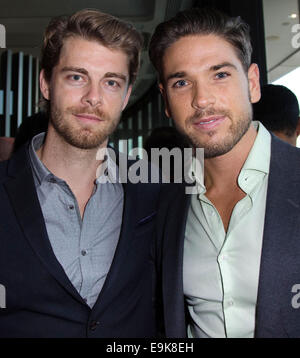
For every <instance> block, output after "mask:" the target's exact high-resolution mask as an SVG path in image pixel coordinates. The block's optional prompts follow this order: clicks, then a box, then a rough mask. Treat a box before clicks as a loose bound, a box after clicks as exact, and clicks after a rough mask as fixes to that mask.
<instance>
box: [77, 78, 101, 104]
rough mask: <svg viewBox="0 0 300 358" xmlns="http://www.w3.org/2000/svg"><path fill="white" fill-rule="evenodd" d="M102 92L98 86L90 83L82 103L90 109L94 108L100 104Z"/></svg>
mask: <svg viewBox="0 0 300 358" xmlns="http://www.w3.org/2000/svg"><path fill="white" fill-rule="evenodd" d="M102 100H103V97H102V91H101V87H100V86H99V84H96V83H91V84H90V85H89V86H88V87H87V88H86V92H85V94H84V96H83V98H82V101H83V103H84V104H85V105H86V104H89V105H90V106H92V107H96V106H98V105H99V104H102Z"/></svg>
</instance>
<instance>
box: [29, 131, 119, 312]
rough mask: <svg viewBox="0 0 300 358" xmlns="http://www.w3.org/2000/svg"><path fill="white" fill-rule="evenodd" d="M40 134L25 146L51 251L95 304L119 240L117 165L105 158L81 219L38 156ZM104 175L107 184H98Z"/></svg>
mask: <svg viewBox="0 0 300 358" xmlns="http://www.w3.org/2000/svg"><path fill="white" fill-rule="evenodd" d="M44 137H45V133H41V134H38V135H37V136H35V137H34V138H33V139H32V142H31V145H30V147H29V154H30V159H31V166H32V170H33V176H34V181H35V186H36V190H37V194H38V198H39V202H40V205H41V208H42V213H43V216H44V219H45V224H46V229H47V233H48V237H49V240H50V243H51V246H52V249H53V252H54V254H55V256H56V258H57V260H58V261H59V263H60V264H61V266H62V267H63V269H64V270H65V273H66V275H67V276H68V278H69V280H70V281H71V283H72V284H73V286H74V287H75V288H76V290H77V291H78V292H79V294H80V295H81V296H82V297H83V298H84V300H85V301H86V302H87V304H88V305H89V306H90V307H93V305H94V304H95V302H96V300H97V298H98V295H99V293H100V291H101V289H102V286H103V284H104V281H105V278H106V276H107V273H108V271H109V269H110V266H111V262H112V259H113V256H114V253H115V249H116V246H117V243H118V240H119V235H120V229H121V221H122V213H123V201H124V193H123V187H122V184H120V183H119V182H117V183H116V182H115V180H114V179H115V174H114V173H115V171H116V164H115V163H114V162H113V161H111V159H110V157H108V160H109V164H108V165H107V171H105V173H103V174H101V176H100V177H98V178H97V179H96V180H95V187H94V191H93V194H92V196H91V197H90V199H89V201H88V203H87V205H86V207H85V212H84V216H83V219H82V218H81V215H80V211H79V206H78V203H77V200H76V198H75V196H74V194H73V192H72V190H71V189H70V187H69V186H68V184H67V183H66V182H65V181H64V180H62V179H60V178H58V177H56V176H55V175H54V174H52V173H51V172H50V171H49V170H48V169H47V168H46V167H45V165H44V164H43V163H42V162H41V160H40V159H39V158H38V156H37V154H36V151H37V150H38V149H39V148H40V147H41V145H42V143H43V140H44ZM104 175H107V180H106V183H105V184H104V183H101V179H102V176H104Z"/></svg>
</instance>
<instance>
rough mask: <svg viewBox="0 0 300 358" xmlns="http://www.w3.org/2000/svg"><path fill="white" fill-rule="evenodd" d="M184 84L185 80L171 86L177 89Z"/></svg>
mask: <svg viewBox="0 0 300 358" xmlns="http://www.w3.org/2000/svg"><path fill="white" fill-rule="evenodd" d="M186 84H187V82H186V81H185V80H179V81H177V82H175V83H174V84H173V87H175V88H179V87H183V86H185V85H186Z"/></svg>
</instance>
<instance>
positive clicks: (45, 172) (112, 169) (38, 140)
mask: <svg viewBox="0 0 300 358" xmlns="http://www.w3.org/2000/svg"><path fill="white" fill-rule="evenodd" d="M45 135H46V133H45V132H43V133H39V134H37V135H36V136H34V137H33V138H32V140H31V143H30V146H29V156H30V160H31V165H32V169H33V172H34V175H35V177H36V179H37V181H38V183H39V185H41V184H42V182H43V181H44V180H50V178H55V179H56V181H61V179H59V178H57V177H56V176H55V175H54V174H52V173H51V172H50V171H49V169H47V167H45V165H44V164H43V162H42V161H41V160H40V158H39V157H38V156H37V154H36V152H37V150H39V149H40V148H41V146H42V145H43V143H44V140H45ZM109 153H110V151H109V150H107V148H105V156H104V161H103V163H105V164H106V165H103V163H102V164H101V165H100V166H99V168H98V170H97V173H96V183H103V182H110V183H116V182H117V178H118V167H117V164H116V162H115V160H114V159H113V158H111V156H110V154H109Z"/></svg>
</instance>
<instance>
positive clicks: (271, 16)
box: [263, 0, 300, 82]
mask: <svg viewBox="0 0 300 358" xmlns="http://www.w3.org/2000/svg"><path fill="white" fill-rule="evenodd" d="M263 6H264V21H265V37H266V53H267V69H268V80H269V82H273V81H275V80H276V79H278V78H279V77H281V76H283V75H285V74H286V73H288V72H290V71H292V70H294V69H295V68H297V67H299V66H300V49H298V50H297V49H295V48H293V47H292V43H291V42H292V37H293V36H294V35H295V33H292V26H293V25H294V24H298V23H299V22H300V20H299V9H298V0H263ZM293 13H294V14H297V18H295V19H292V18H289V16H290V15H291V14H293ZM285 59H286V60H285Z"/></svg>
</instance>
